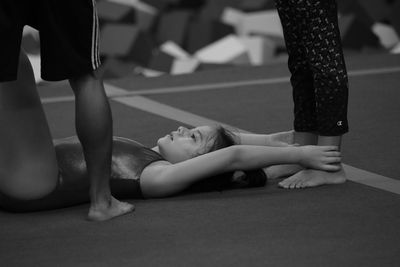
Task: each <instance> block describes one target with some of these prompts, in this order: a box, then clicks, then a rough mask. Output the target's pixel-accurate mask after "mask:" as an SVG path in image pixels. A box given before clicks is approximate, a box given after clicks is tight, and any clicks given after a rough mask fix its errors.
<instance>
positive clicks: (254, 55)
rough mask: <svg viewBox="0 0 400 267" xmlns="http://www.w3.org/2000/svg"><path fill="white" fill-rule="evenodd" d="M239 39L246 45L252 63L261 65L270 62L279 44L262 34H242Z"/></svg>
mask: <svg viewBox="0 0 400 267" xmlns="http://www.w3.org/2000/svg"><path fill="white" fill-rule="evenodd" d="M239 40H240V41H241V42H242V43H243V45H244V46H245V47H246V49H247V51H248V53H249V57H250V63H251V64H252V65H254V66H260V65H263V64H266V63H268V62H270V61H271V60H272V59H273V58H274V57H275V54H276V50H277V46H276V44H275V42H274V41H272V40H271V39H269V38H265V37H262V36H242V37H239Z"/></svg>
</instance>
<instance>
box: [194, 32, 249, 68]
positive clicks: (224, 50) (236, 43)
mask: <svg viewBox="0 0 400 267" xmlns="http://www.w3.org/2000/svg"><path fill="white" fill-rule="evenodd" d="M195 57H196V58H197V59H198V60H199V61H200V62H202V63H212V64H224V63H232V64H250V58H249V55H248V51H247V48H246V47H245V46H244V45H243V43H242V42H241V41H240V40H239V38H238V37H237V36H235V35H228V36H226V37H224V38H222V39H220V40H218V41H216V42H214V43H212V44H210V45H208V46H206V47H204V48H202V49H200V50H199V51H197V52H196V53H195Z"/></svg>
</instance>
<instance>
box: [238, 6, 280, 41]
mask: <svg viewBox="0 0 400 267" xmlns="http://www.w3.org/2000/svg"><path fill="white" fill-rule="evenodd" d="M237 33H238V34H239V35H252V34H262V35H267V36H268V35H271V36H277V37H281V38H283V29H282V24H281V21H280V19H279V15H278V11H276V10H267V11H260V12H251V13H245V16H244V17H243V18H242V21H241V22H240V25H239V27H238V28H237Z"/></svg>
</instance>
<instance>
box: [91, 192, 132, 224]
mask: <svg viewBox="0 0 400 267" xmlns="http://www.w3.org/2000/svg"><path fill="white" fill-rule="evenodd" d="M134 209H135V206H134V205H132V204H130V203H127V202H121V201H119V200H117V199H115V198H114V197H112V196H111V200H110V203H108V205H103V206H101V205H98V206H96V207H93V206H90V209H89V214H88V220H90V221H105V220H109V219H112V218H114V217H117V216H121V215H124V214H127V213H129V212H132V211H133V210H134Z"/></svg>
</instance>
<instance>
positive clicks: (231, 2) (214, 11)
mask: <svg viewBox="0 0 400 267" xmlns="http://www.w3.org/2000/svg"><path fill="white" fill-rule="evenodd" d="M241 2H242V0H208V1H207V3H206V4H205V5H204V7H203V8H202V9H201V10H200V11H199V18H200V19H201V20H205V21H212V20H219V18H220V17H221V15H222V13H223V11H224V10H225V8H227V7H232V8H236V9H239V8H240V4H241Z"/></svg>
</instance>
